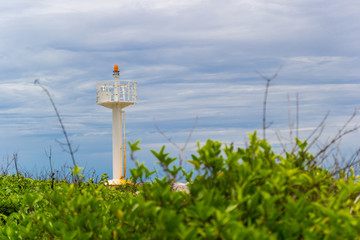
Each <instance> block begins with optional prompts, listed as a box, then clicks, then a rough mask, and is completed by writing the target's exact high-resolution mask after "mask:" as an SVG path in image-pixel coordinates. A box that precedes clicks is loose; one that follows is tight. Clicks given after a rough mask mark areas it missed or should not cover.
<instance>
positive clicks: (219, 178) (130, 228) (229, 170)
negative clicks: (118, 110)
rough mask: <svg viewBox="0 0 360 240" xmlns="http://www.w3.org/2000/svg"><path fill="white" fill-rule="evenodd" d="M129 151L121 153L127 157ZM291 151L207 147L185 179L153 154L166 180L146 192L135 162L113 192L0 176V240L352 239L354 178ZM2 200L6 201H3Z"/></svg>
mask: <svg viewBox="0 0 360 240" xmlns="http://www.w3.org/2000/svg"><path fill="white" fill-rule="evenodd" d="M138 143H139V142H137V143H135V144H131V149H132V150H133V151H134V150H139V147H138V146H137V145H138ZM297 144H298V147H299V151H298V152H297V153H287V154H286V155H285V156H284V157H282V156H280V155H277V154H275V153H274V152H273V150H272V149H271V147H270V146H269V145H268V143H267V142H266V141H265V140H259V139H258V138H257V136H256V133H255V134H253V135H250V143H249V146H248V147H246V148H235V147H233V146H222V144H221V143H220V142H217V141H212V140H208V141H207V142H206V144H205V145H204V146H199V147H198V150H197V154H196V155H193V156H192V160H190V161H189V163H191V164H192V165H193V166H194V168H193V170H192V171H191V172H185V171H184V170H183V169H182V168H181V167H177V166H175V165H174V161H175V160H176V159H175V158H171V157H169V154H167V153H165V148H164V147H163V148H162V149H161V150H160V151H159V152H155V151H153V153H154V155H155V156H156V157H157V159H158V160H159V163H160V165H161V166H162V167H163V169H164V171H165V172H166V173H167V176H166V177H164V178H162V179H158V178H155V180H154V181H153V182H152V183H149V179H150V178H151V176H152V174H154V172H150V171H149V170H148V169H147V168H146V167H145V165H144V164H140V163H139V162H136V166H137V167H136V168H134V169H132V170H131V174H132V181H133V182H135V183H139V182H140V183H143V184H140V185H128V186H121V187H119V188H108V187H107V186H104V185H103V184H99V185H96V184H92V183H79V184H67V183H56V184H55V186H54V189H53V190H52V189H51V187H50V184H49V183H48V182H45V181H42V182H41V181H39V182H37V181H32V180H28V179H25V178H18V179H16V178H15V177H1V178H0V184H1V186H4V182H6V181H7V185H8V186H9V188H11V189H10V190H4V188H2V189H3V190H2V191H3V193H2V194H3V195H1V199H0V203H1V204H3V205H4V206H8V207H6V209H7V211H8V212H4V213H2V214H3V215H2V216H3V224H2V226H1V227H0V238H1V239H122V238H127V239H356V238H359V237H358V236H359V234H360V221H359V216H360V205H359V204H358V203H356V202H357V201H355V199H356V198H357V197H358V196H359V194H360V183H358V181H357V179H358V177H356V176H354V175H353V174H351V175H350V176H345V174H340V177H338V178H334V177H333V176H332V175H331V173H330V172H329V171H327V170H326V169H322V168H320V167H315V166H313V160H314V157H313V156H312V155H311V154H310V153H308V152H307V144H306V142H300V141H297ZM179 174H184V176H185V178H186V180H187V181H188V182H189V185H188V187H189V191H190V193H189V194H188V193H186V192H174V191H172V188H171V187H172V183H173V182H174V179H176V178H177V177H178V176H179ZM103 182H106V179H103ZM21 186H22V187H21ZM12 188H13V189H12ZM9 191H10V192H9ZM136 191H139V192H140V193H139V194H136ZM4 194H8V195H6V196H7V197H9V196H10V197H11V198H12V199H15V200H11V201H9V202H7V200H5V195H4ZM9 203H13V204H14V205H11V204H9ZM0 206H2V205H0ZM12 206H16V207H15V208H12Z"/></svg>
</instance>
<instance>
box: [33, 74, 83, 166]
mask: <svg viewBox="0 0 360 240" xmlns="http://www.w3.org/2000/svg"><path fill="white" fill-rule="evenodd" d="M34 84H35V85H39V87H41V88H42V90H43V91H44V92H45V93H46V94H47V95H48V97H49V99H50V102H51V104H52V106H53V108H54V110H55V113H56V116H57V118H58V120H59V123H60V126H61V129H62V132H63V134H64V136H65V139H66V145H67V147H68V148H69V154H70V155H71V159H72V162H73V164H74V166H75V165H76V162H75V157H74V151H73V150H72V147H71V143H70V140H69V137H68V134H67V132H66V130H65V126H64V124H63V122H62V120H61V117H60V114H59V111H58V110H57V108H56V105H55V103H54V100H53V98H52V97H51V95H50V92H49V91H48V90H47V89H46V88H45V87H44V86H43V85H41V83H40V82H39V80H38V79H36V80H35V81H34Z"/></svg>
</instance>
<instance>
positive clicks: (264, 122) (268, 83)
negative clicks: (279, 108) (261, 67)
mask: <svg viewBox="0 0 360 240" xmlns="http://www.w3.org/2000/svg"><path fill="white" fill-rule="evenodd" d="M280 69H281V66H280V68H279V69H278V70H277V71H276V72H275V74H274V75H273V76H272V77H271V78H268V77H266V76H264V75H262V74H261V73H259V72H258V71H256V73H257V74H258V75H259V76H260V77H262V78H263V79H265V80H266V86H265V94H264V102H263V123H262V125H263V138H264V139H266V129H267V128H268V127H269V126H266V103H267V97H268V92H269V87H270V82H271V81H272V80H274V79H275V78H276V77H277V75H278V73H279V71H280Z"/></svg>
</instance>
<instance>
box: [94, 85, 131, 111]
mask: <svg viewBox="0 0 360 240" xmlns="http://www.w3.org/2000/svg"><path fill="white" fill-rule="evenodd" d="M136 88H137V83H136V82H135V81H130V80H118V79H114V80H106V81H101V82H98V83H97V88H96V103H97V104H98V105H101V106H104V107H107V108H111V109H113V108H116V107H119V108H125V107H127V106H130V105H134V104H136V102H137V95H136Z"/></svg>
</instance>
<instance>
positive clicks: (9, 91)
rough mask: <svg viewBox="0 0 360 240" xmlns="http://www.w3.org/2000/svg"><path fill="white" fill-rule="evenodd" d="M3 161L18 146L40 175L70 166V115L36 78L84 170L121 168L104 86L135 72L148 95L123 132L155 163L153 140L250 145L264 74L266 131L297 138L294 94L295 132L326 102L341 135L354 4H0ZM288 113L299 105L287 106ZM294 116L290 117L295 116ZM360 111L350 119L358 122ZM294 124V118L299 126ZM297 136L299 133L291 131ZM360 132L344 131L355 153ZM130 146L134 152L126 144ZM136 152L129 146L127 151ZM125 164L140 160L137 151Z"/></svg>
mask: <svg viewBox="0 0 360 240" xmlns="http://www.w3.org/2000/svg"><path fill="white" fill-rule="evenodd" d="M0 3H1V4H0V6H1V7H0V16H1V17H0V33H1V38H0V143H1V144H0V157H1V158H2V159H1V160H2V164H3V165H2V166H6V161H7V160H8V159H11V157H12V155H13V153H17V154H18V163H19V166H20V168H21V169H23V170H24V171H28V172H31V173H33V174H34V175H36V174H38V173H39V172H41V170H43V169H48V168H49V161H48V158H47V155H46V154H45V151H47V152H49V149H50V147H51V149H52V161H53V164H54V167H55V168H61V166H64V165H68V166H71V158H70V156H69V154H67V153H65V152H63V150H62V149H61V146H59V144H58V143H57V141H56V140H59V141H64V137H63V135H62V132H61V128H60V125H59V123H58V121H57V118H56V115H55V113H54V110H53V108H52V106H51V103H50V102H49V99H48V98H47V96H46V94H45V93H44V92H43V91H42V90H41V88H39V86H35V85H34V80H35V79H39V81H40V82H41V84H43V85H44V86H45V87H46V88H48V90H49V91H50V93H51V95H52V97H53V99H54V102H55V103H56V105H57V107H58V110H59V112H60V114H61V116H62V119H63V122H64V125H65V128H66V130H67V132H68V134H69V137H70V139H71V142H72V144H73V146H74V147H79V149H78V151H77V152H76V154H75V158H76V161H77V162H78V165H79V166H82V167H85V168H86V169H87V170H89V171H92V170H95V171H96V173H97V174H98V175H101V174H102V173H104V172H106V173H108V174H109V175H110V177H111V175H112V135H111V134H112V130H111V120H112V118H111V110H110V109H107V108H104V107H102V106H99V105H96V83H97V82H99V81H102V80H111V79H112V70H113V66H114V65H115V64H118V65H119V70H120V74H121V79H124V80H132V81H136V82H137V84H138V102H137V104H136V105H134V106H129V107H127V108H125V109H124V110H125V111H126V141H131V142H135V141H137V140H139V139H141V143H140V145H139V146H140V147H141V148H142V150H141V151H140V152H137V153H136V154H135V156H136V158H137V159H138V160H139V161H140V162H145V164H146V165H147V166H148V167H149V168H150V169H158V168H159V166H158V165H156V164H155V162H156V159H155V158H154V156H153V155H152V153H151V152H150V149H155V150H159V149H160V148H161V146H162V145H166V149H167V150H168V151H169V152H170V153H171V156H174V157H176V156H179V150H178V149H176V148H175V147H174V146H173V145H171V144H170V143H169V142H168V141H167V140H166V139H165V138H164V137H163V136H162V135H161V134H160V133H159V131H158V130H157V129H156V127H155V125H154V121H156V123H157V125H158V127H159V128H160V129H161V130H162V131H163V132H164V133H165V134H166V135H167V136H168V137H169V138H171V140H172V141H174V142H176V143H177V144H178V145H179V146H183V145H184V143H185V141H186V139H187V136H188V134H189V132H190V130H191V129H192V127H193V125H194V122H195V119H196V118H197V117H198V121H197V122H196V127H195V129H194V131H193V135H192V137H191V139H190V141H189V144H188V146H187V149H186V151H185V156H186V159H189V158H190V155H191V154H193V153H194V151H195V150H196V142H197V141H199V142H200V144H203V143H205V142H206V140H207V139H213V140H219V141H222V142H223V143H226V144H230V143H234V144H235V145H236V146H243V145H244V143H245V142H246V137H247V135H248V134H249V133H252V132H254V131H255V130H257V131H258V135H259V136H262V117H263V115H262V112H263V99H264V91H265V84H266V81H265V80H264V79H263V78H262V77H261V76H260V75H259V73H260V74H263V75H264V76H267V77H271V76H272V75H273V74H274V73H276V72H278V76H277V77H276V78H275V79H274V80H273V81H272V82H271V86H270V88H269V95H268V101H267V116H266V118H267V122H268V123H270V122H271V123H272V124H271V126H270V127H269V129H267V140H268V141H269V142H270V143H271V144H273V145H274V147H275V149H280V143H279V139H278V137H277V135H276V133H277V134H278V135H281V142H282V143H284V144H287V146H290V144H291V138H290V130H289V129H290V127H289V125H291V123H292V125H293V126H294V125H295V124H294V121H295V118H296V117H295V116H296V115H295V113H296V95H297V94H298V96H299V101H298V103H299V104H298V106H299V137H300V138H301V139H306V138H307V136H309V135H310V133H311V132H312V131H313V130H314V129H315V128H316V126H317V125H318V124H319V123H320V122H321V120H322V119H323V117H324V116H325V115H326V113H327V112H329V117H328V118H327V121H326V127H325V130H324V133H323V136H322V139H323V141H324V142H326V141H327V140H328V139H331V137H332V136H334V135H335V134H336V133H337V131H338V129H339V128H341V126H342V125H343V124H344V123H345V122H346V120H347V119H348V118H349V117H350V116H351V115H352V113H353V111H354V109H355V108H357V107H359V106H360V96H359V94H358V93H359V90H360V85H359V83H360V2H359V1H358V0H346V1H335V0H311V1H310V0H293V1H288V0H224V1H215V0H182V1H172V0H146V1H145V0H122V1H118V0H117V1H114V0H107V1H101V2H100V1H94V0H87V1H83V0H78V1H70V0H62V1H56V0H54V1H40V0H33V1H25V0H15V1H5V0H0ZM289 111H290V113H289ZM289 116H290V117H289ZM357 122H358V119H357V118H356V119H354V122H353V123H351V124H353V125H351V126H355V125H354V124H356V123H357ZM289 123H290V124H289ZM292 137H294V134H293V135H292ZM358 138H359V133H357V132H355V133H354V134H351V135H349V136H347V138H346V139H344V140H343V141H342V149H344V151H345V154H347V153H348V152H350V151H352V150H354V149H356V148H357V147H359V146H358ZM127 152H128V153H129V150H128V151H127ZM128 158H129V156H128ZM127 166H128V169H127V173H128V174H129V168H131V167H133V166H134V163H133V162H132V161H131V160H129V159H128V161H127Z"/></svg>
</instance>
